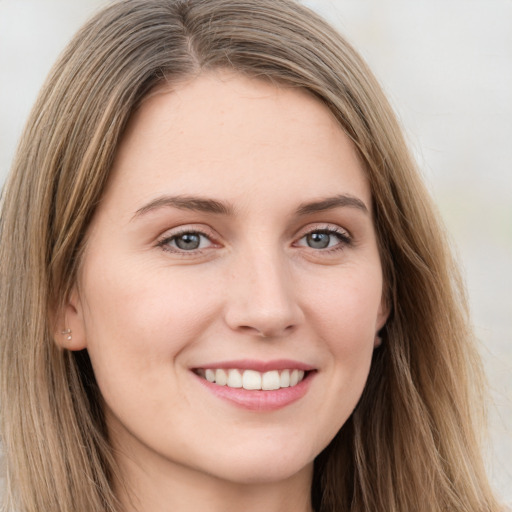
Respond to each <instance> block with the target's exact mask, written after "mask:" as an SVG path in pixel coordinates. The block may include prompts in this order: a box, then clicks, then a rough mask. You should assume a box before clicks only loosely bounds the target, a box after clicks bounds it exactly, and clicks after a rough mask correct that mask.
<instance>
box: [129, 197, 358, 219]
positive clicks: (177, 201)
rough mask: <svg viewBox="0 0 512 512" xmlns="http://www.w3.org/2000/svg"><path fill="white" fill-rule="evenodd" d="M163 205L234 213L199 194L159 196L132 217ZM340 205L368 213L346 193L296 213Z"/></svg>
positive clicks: (225, 206)
mask: <svg viewBox="0 0 512 512" xmlns="http://www.w3.org/2000/svg"><path fill="white" fill-rule="evenodd" d="M165 207H172V208H178V209H179V210H191V211H196V212H204V213H214V214H217V215H233V213H234V208H233V206H231V205H230V204H228V203H224V202H222V201H217V200H215V199H209V198H205V197H199V196H161V197H157V198H156V199H153V200H152V201H150V202H149V203H147V204H145V205H144V206H143V207H142V208H139V209H138V210H137V211H136V212H135V215H134V216H133V219H135V218H137V217H141V216H142V215H144V214H146V213H149V212H151V211H154V210H158V209H160V208H165ZM342 207H349V208H356V209H358V210H361V211H362V212H364V213H368V208H367V207H366V205H365V204H364V203H363V201H361V200H360V199H358V198H357V197H354V196H351V195H348V194H340V195H336V196H333V197H327V198H325V199H321V200H319V201H313V202H309V203H303V204H301V205H300V206H299V207H298V208H297V212H296V213H297V215H299V216H303V215H310V214H312V213H318V212H323V211H327V210H332V209H334V208H342Z"/></svg>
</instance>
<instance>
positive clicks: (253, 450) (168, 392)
mask: <svg viewBox="0 0 512 512" xmlns="http://www.w3.org/2000/svg"><path fill="white" fill-rule="evenodd" d="M1 222H2V231H1V233H2V234H1V236H2V238H1V244H0V251H1V255H0V256H1V260H0V261H1V262H2V263H1V265H2V267H1V268H2V273H1V295H0V296H1V314H2V329H1V337H2V338H1V339H2V358H1V359H2V395H1V400H2V407H3V409H2V433H3V434H2V440H3V444H4V450H5V453H6V464H7V476H8V478H7V484H8V489H7V492H6V507H7V509H8V510H19V511H36V510H38V511H39V510H52V511H54V510H55V511H71V510H84V511H85V510H106V511H123V512H128V511H130V512H131V511H135V510H138V511H145V510H151V511H160V510H162V511H163V510H173V511H180V510H200V509H205V510H231V509H235V507H237V508H240V507H243V508H244V509H245V510H254V511H258V510H266V511H272V510H298V511H311V510H316V511H317V512H320V511H340V510H350V511H369V510H372V511H374V510H383V511H384V510H385V511H391V510H396V511H413V510H414V511H427V510H428V511H436V510H437V511H441V510H443V511H444V510H457V511H462V510H464V511H475V512H476V511H477V510H478V511H481V510H489V511H495V510H499V506H498V504H497V503H496V501H495V500H494V498H493V496H492V493H491V491H490V489H489V486H488V483H487V480H486V476H485V472H484V469H483V465H482V461H481V457H480V453H479V447H478V446H479V444H478V420H479V418H481V417H482V411H481V408H480V405H479V404H481V397H480V396H479V394H480V392H481V388H482V386H481V383H482V377H481V370H480V363H479V360H478V357H477V355H476V352H475V349H474V346H473V342H472V335H471V332H470V330H469V328H468V325H469V322H468V319H467V314H466V309H465V298H464V294H463V291H462V286H461V284H460V281H459V278H458V274H457V271H456V268H455V267H454V265H453V262H452V260H451V257H450V255H449V253H448V251H447V245H446V242H445V240H444V236H443V231H442V229H441V227H440V225H439V223H438V222H437V220H436V217H435V214H434V210H433V207H432V205H431V204H430V201H429V199H428V196H427V193H426V192H425V189H424V187H423V185H422V184H421V181H420V180H419V178H418V176H417V174H416V172H415V169H414V164H413V163H412V161H411V158H410V156H409V154H408V152H407V149H406V147H405V144H404V141H403V139H402V137H401V134H400V130H399V127H398V125H397V122H396V120H395V118H394V115H393V113H392V111H391V109H390V107H389V105H388V104H387V102H386V100H385V98H384V97H383V94H382V92H381V91H380V88H379V86H378V85H377V83H376V81H375V79H374V78H373V76H372V75H371V73H370V71H369V70H368V69H367V68H366V66H365V64H364V63H363V62H362V60H361V59H360V58H359V57H358V55H357V54H356V53H355V52H354V50H353V49H352V48H351V47H350V46H349V45H348V44H347V43H346V42H345V41H344V40H343V39H342V38H341V37H340V36H339V35H338V34H336V33H335V32H334V31H333V30H332V29H331V28H330V27H329V26H327V25H326V24H325V22H323V21H322V20H320V19H319V18H318V17H317V16H315V15H314V14H313V13H311V12H310V11H308V10H307V9H305V8H303V7H300V6H299V5H297V4H295V3H293V2H290V1H288V0H277V1H276V0H272V1H270V0H263V1H262V0H243V1H231V0H207V1H195V0H192V1H173V0H149V1H147V0H144V1H143V0H127V1H122V2H118V3H116V4H113V5H112V6H110V7H108V8H107V9H105V10H104V11H103V12H101V13H100V14H98V15H97V16H96V17H95V18H94V19H92V20H91V21H90V22H89V23H88V24H87V25H86V26H85V27H84V28H83V29H82V30H81V31H80V32H79V33H78V34H77V36H76V37H75V39H74V40H73V41H72V42H71V44H70V45H69V46H68V48H67V50H66V51H65V53H64V54H63V56H62V57H61V59H60V61H59V62H58V63H57V65H56V66H55V68H54V69H53V71H52V73H51V75H50V77H49V79H48V81H47V84H46V85H45V87H44V89H43V91H42V93H41V95H40V98H39V100H38V102H37V104H36V106H35V108H34V111H33V113H32V115H31V118H30V120H29V123H28V126H27V128H26V131H25V134H24V136H23V138H22V141H21V144H20V147H19V150H18V156H17V158H16V160H15V163H14V167H13V171H12V175H11V177H10V179H9V181H8V183H7V186H6V189H5V191H4V199H3V205H2V218H1Z"/></svg>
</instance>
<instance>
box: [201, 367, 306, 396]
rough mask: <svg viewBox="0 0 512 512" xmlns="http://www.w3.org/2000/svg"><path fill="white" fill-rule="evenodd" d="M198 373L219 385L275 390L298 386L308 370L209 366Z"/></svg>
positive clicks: (252, 389)
mask: <svg viewBox="0 0 512 512" xmlns="http://www.w3.org/2000/svg"><path fill="white" fill-rule="evenodd" d="M196 373H197V375H199V376H200V377H202V378H204V379H206V380H207V381H208V382H211V383H213V384H216V385H217V386H227V387H229V388H238V389H240V388H243V389H246V390H251V391H254V390H262V391H273V390H277V389H281V388H290V387H294V386H297V384H299V383H300V382H302V380H303V379H304V376H305V374H306V372H305V371H304V370H299V369H296V368H295V369H285V370H271V371H267V372H259V371H256V370H239V369H236V368H232V369H224V368H218V369H213V368H207V369H198V370H196Z"/></svg>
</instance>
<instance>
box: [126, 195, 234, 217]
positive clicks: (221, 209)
mask: <svg viewBox="0 0 512 512" xmlns="http://www.w3.org/2000/svg"><path fill="white" fill-rule="evenodd" d="M164 207H172V208H178V209H179V210H192V211H196V212H205V213H216V214H220V215H232V214H233V211H234V209H233V207H232V206H231V205H229V204H227V203H223V202H221V201H216V200H215V199H208V198H204V197H196V196H161V197H157V198H156V199H153V200H152V201H150V202H149V203H147V204H146V205H144V206H143V207H142V208H139V209H138V210H137V211H136V212H135V215H134V216H133V218H136V217H140V216H142V215H144V214H146V213H148V212H151V211H153V210H158V209H160V208H164Z"/></svg>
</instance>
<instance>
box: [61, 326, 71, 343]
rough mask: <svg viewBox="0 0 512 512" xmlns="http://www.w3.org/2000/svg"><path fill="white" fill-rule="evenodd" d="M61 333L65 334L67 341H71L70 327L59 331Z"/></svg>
mask: <svg viewBox="0 0 512 512" xmlns="http://www.w3.org/2000/svg"><path fill="white" fill-rule="evenodd" d="M61 334H62V335H64V336H66V339H67V340H68V341H71V329H65V330H64V331H61Z"/></svg>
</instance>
